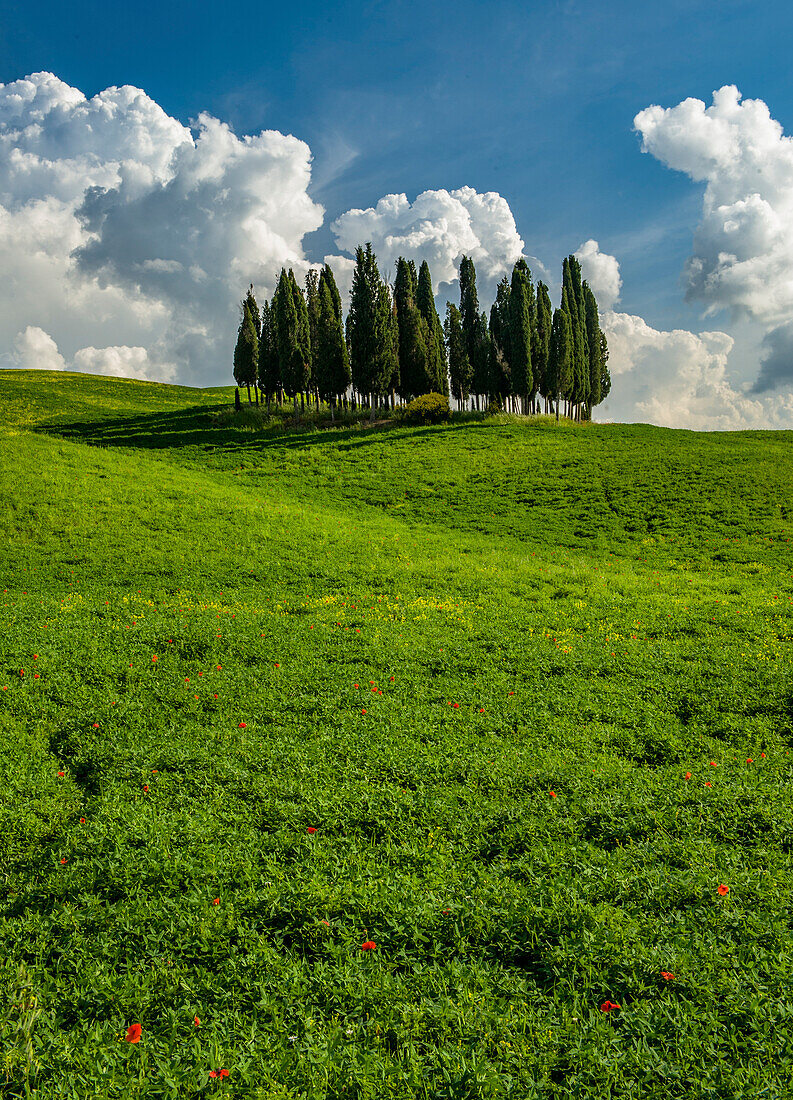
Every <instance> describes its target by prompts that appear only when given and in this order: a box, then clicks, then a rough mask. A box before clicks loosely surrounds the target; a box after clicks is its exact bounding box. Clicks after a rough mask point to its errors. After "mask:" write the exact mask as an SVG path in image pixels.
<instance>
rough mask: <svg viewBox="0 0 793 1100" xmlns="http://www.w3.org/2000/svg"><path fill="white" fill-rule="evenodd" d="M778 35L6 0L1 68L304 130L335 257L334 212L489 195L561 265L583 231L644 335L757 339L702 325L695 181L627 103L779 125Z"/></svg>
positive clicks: (749, 28)
mask: <svg viewBox="0 0 793 1100" xmlns="http://www.w3.org/2000/svg"><path fill="white" fill-rule="evenodd" d="M791 32H793V9H791V8H790V7H789V6H788V5H784V4H781V3H775V2H774V3H763V4H760V3H747V2H743V0H720V2H718V3H713V2H709V3H704V2H692V0H687V2H685V3H682V2H677V0H672V2H667V3H663V4H651V5H648V6H644V5H637V4H635V2H631V3H628V2H616V3H615V2H612V3H606V4H583V3H579V2H577V0H574V2H572V0H571V2H565V3H544V4H537V3H528V4H527V3H511V2H510V3H493V4H487V5H486V4H482V3H471V2H469V0H461V2H457V3H455V4H454V5H446V4H437V3H433V2H424V3H408V2H400V0H395V2H390V3H380V2H373V3H368V4H362V3H352V2H344V3H340V4H336V5H329V4H323V5H320V4H316V3H314V2H313V0H308V2H305V3H303V4H301V5H300V6H299V7H293V6H290V5H285V4H282V5H270V4H262V5H258V6H256V5H245V6H239V5H233V6H232V5H227V6H223V7H220V6H218V5H216V4H212V5H210V4H208V3H203V2H202V3H193V4H184V3H172V4H158V5H152V4H149V3H135V2H130V3H128V4H127V5H124V6H123V7H122V6H117V5H111V6H109V7H108V5H106V4H99V3H97V2H95V0H88V2H84V3H83V4H81V5H80V6H79V7H74V6H71V5H61V4H53V3H43V4H39V5H37V7H36V12H35V17H33V16H31V9H30V7H29V5H27V4H24V5H23V4H21V3H11V4H8V3H6V5H4V16H3V21H2V27H0V82H2V83H5V84H9V83H11V82H13V81H16V80H19V79H20V78H22V77H24V76H26V75H28V74H31V73H36V72H40V71H47V72H51V73H53V74H55V75H56V76H57V77H58V78H59V79H60V80H61V81H63V82H65V84H67V85H69V86H71V87H73V88H77V89H79V90H80V91H81V92H82V93H84V95H85V96H86V97H88V98H90V97H92V96H94V95H96V94H97V93H100V92H102V90H103V89H106V88H109V87H111V86H113V85H115V86H121V85H124V84H130V85H134V86H135V87H138V88H140V89H142V90H143V91H145V93H146V94H147V96H149V97H150V98H151V99H152V100H153V101H154V102H155V103H157V104H158V105H159V106H160V107H161V108H162V109H163V111H164V112H166V114H167V115H169V116H171V117H173V118H174V119H177V120H179V121H180V122H182V123H183V124H188V123H189V122H190V120H194V119H196V118H197V117H198V115H199V113H201V112H208V113H209V114H211V115H213V116H214V117H216V118H217V119H219V120H221V121H222V122H226V123H229V124H230V125H231V126H232V128H233V130H234V132H235V133H236V134H237V135H238V136H241V135H246V134H251V135H253V134H258V133H259V131H261V130H262V129H273V130H278V131H281V132H282V133H283V134H293V135H295V137H297V138H299V139H301V140H302V141H304V142H306V143H307V144H308V146H309V147H310V149H311V153H312V154H313V164H312V182H311V184H310V186H309V188H308V193H309V195H310V196H311V198H312V199H313V200H314V201H315V202H317V203H321V204H322V206H323V207H324V209H325V216H324V221H323V224H322V226H321V227H320V228H319V229H317V230H315V231H312V232H308V233H305V234H304V236H303V248H304V252H305V256H306V258H307V259H308V260H313V261H321V260H322V259H323V258H324V256H325V255H328V254H333V253H335V252H337V251H338V248H337V246H336V244H335V243H334V239H333V234H332V232H331V229H330V225H331V222H332V221H333V220H334V218H336V217H337V216H339V215H340V214H342V213H343V212H344V211H347V210H349V209H350V208H354V207H361V208H366V207H370V206H374V205H375V204H376V203H377V202H378V200H379V199H380V198H381V197H382V196H384V195H387V194H391V193H402V192H404V193H405V194H406V195H407V197H408V199H409V200H410V201H411V202H412V201H413V200H414V199H415V197H416V195H417V194H419V193H420V192H422V191H425V190H437V189H442V188H445V189H447V190H450V191H451V190H454V189H458V188H462V187H471V188H473V189H474V190H475V191H477V192H488V191H495V192H498V193H499V194H500V195H501V196H503V197H504V199H505V200H506V202H507V203H508V204H509V208H510V210H511V211H512V214H513V215H514V219H515V223H516V226H517V231H518V233H519V234H520V236H521V238H522V239H523V241H524V242H525V251H526V253H527V254H528V255H530V256H536V257H538V258H539V259H540V260H541V261H542V262H543V263H544V264H546V265H547V266H548V268H549V269H550V270H551V272H552V274H553V276H554V278H557V279H558V276H559V270H560V268H561V260H562V257H563V256H564V255H566V254H568V253H569V252H571V251H573V250H574V249H576V248H578V247H579V246H580V245H581V244H582V242H584V241H586V240H587V239H590V238H594V239H595V240H597V241H598V243H599V246H600V250H601V251H602V252H603V253H606V254H609V255H612V256H615V257H616V259H617V261H618V262H619V265H620V273H621V276H622V280H623V285H622V296H621V300H620V303H619V308H620V309H621V310H624V311H625V312H626V313H627V314H630V315H635V316H637V317H641V318H643V319H644V321H646V323H647V324H648V325H649V326H651V327H652V328H653V329H656V330H668V329H674V328H679V329H685V330H687V331H690V332H693V333H699V332H702V331H705V330H710V329H714V328H719V329H720V330H721V331H724V332H732V333H733V335H734V336H736V338H737V339H738V344H739V345H740V344H741V340H743V342H744V344H745V345H746V347H747V348H749V347H750V346H751V347H754V348H755V349H756V348H757V347H758V346H759V343H758V342H759V340H760V339H761V338H762V336H763V335H764V332H765V330H761V329H760V328H758V329H756V331H755V330H751V331H750V330H746V331H744V330H743V329H741V321H740V318H738V319H737V320H736V318H735V317H733V316H732V315H731V314H729V312H728V311H727V312H725V311H721V312H719V311H718V310H717V311H716V312H715V313H714V315H713V316H712V317H708V318H706V319H703V317H702V314H703V304H702V302H693V303H687V302H686V301H685V294H684V288H683V286H682V284H681V272H682V270H683V267H684V264H685V263H686V260H687V258H688V257H689V256H690V255H691V252H692V237H693V234H694V231H695V229H696V227H697V225H698V223H699V221H700V219H701V213H702V202H703V192H704V187H705V184H704V183H703V182H701V181H696V180H694V179H692V178H690V175H688V174H686V173H685V172H683V171H674V170H672V169H670V168H669V167H667V166H666V164H664V163H662V162H661V161H660V160H659V159H658V158H657V157H656V156H653V155H648V154H646V153H642V152H641V151H640V147H641V137H640V135H639V134H637V133H636V132H634V130H633V119H634V116H635V115H636V114H637V112H639V111H641V110H643V109H645V108H647V107H649V106H650V105H652V104H659V105H661V106H664V107H674V106H675V105H677V104H679V103H681V101H683V100H685V99H686V98H688V97H694V98H697V99H701V100H703V101H704V103H705V104H706V106H707V105H709V104H710V102H711V96H712V93H713V92H714V91H715V90H716V89H719V88H721V87H722V86H724V85H730V84H734V85H737V87H738V89H739V90H740V92H741V93H742V95H743V97H744V99H759V100H762V101H763V102H764V103H765V104H767V105H768V109H769V111H770V114H771V117H772V118H773V119H775V120H777V121H778V122H779V123H780V124H781V125H782V127H783V129H784V132H785V134H788V133H790V132H791V130H793V83H792V82H791V79H790V76H789V52H788V51H789V43H790V41H791V40H792V37H791ZM711 304H713V303H711ZM731 325H733V327H735V326H737V327H735V331H734V332H733V328H731ZM742 332H743V336H741V333H742ZM747 332H748V335H747V334H746V333H747ZM738 350H739V351H740V347H739V348H738ZM733 360H735V354H733ZM728 374H730V375H731V376H732V377H733V378H739V377H740V378H744V379H745V380H750V379H751V377H752V369H751V366H750V365H749V364H748V363H747V362H745V361H744V362H738V361H733V362H731V363H730V365H729V370H728ZM755 374H756V369H755Z"/></svg>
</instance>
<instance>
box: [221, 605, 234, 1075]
mask: <svg viewBox="0 0 793 1100" xmlns="http://www.w3.org/2000/svg"><path fill="white" fill-rule="evenodd" d="M232 618H234V616H233V615H232ZM228 1075H229V1071H228V1070H227V1069H222V1070H220V1076H221V1077H228Z"/></svg>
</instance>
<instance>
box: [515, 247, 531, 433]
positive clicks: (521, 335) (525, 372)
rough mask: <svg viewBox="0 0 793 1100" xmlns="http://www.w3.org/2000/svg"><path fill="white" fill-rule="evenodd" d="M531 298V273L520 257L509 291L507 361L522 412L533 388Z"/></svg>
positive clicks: (524, 410)
mask: <svg viewBox="0 0 793 1100" xmlns="http://www.w3.org/2000/svg"><path fill="white" fill-rule="evenodd" d="M533 300H534V287H533V286H532V282H531V272H530V271H529V267H528V264H527V263H526V261H525V260H524V259H523V258H522V257H521V258H520V259H519V260H518V262H517V263H516V264H515V266H514V268H513V269H512V284H511V287H510V294H509V336H510V339H509V362H510V366H511V368H512V388H513V391H514V393H515V395H516V396H517V397H518V398H519V399H520V403H521V411H522V412H526V402H527V401H528V399H529V395H530V394H532V393H533V391H534V375H533V372H532V346H531V330H532V305H533Z"/></svg>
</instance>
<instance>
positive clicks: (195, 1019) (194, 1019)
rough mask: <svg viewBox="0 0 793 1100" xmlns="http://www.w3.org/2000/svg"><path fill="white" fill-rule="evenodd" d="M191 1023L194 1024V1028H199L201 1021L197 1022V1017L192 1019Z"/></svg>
mask: <svg viewBox="0 0 793 1100" xmlns="http://www.w3.org/2000/svg"><path fill="white" fill-rule="evenodd" d="M193 1023H194V1024H195V1026H196V1027H201V1021H200V1020H199V1018H198V1017H197V1016H194V1017H193Z"/></svg>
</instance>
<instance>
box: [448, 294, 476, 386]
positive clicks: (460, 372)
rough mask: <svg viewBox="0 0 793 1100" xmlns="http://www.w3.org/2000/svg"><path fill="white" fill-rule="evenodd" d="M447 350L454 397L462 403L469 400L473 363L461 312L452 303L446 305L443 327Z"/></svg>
mask: <svg viewBox="0 0 793 1100" xmlns="http://www.w3.org/2000/svg"><path fill="white" fill-rule="evenodd" d="M443 330H444V334H445V337H446V348H447V350H448V353H449V377H450V381H451V390H452V396H453V397H456V398H457V400H458V401H459V402H461V403H464V402H466V401H467V400H468V395H469V393H470V391H471V363H470V361H469V359H468V351H467V349H466V346H465V337H464V336H463V326H462V322H461V319H460V311H459V309H458V308H457V306H456V305H454V304H453V303H452V302H447V303H446V320H445V322H444V326H443Z"/></svg>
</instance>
